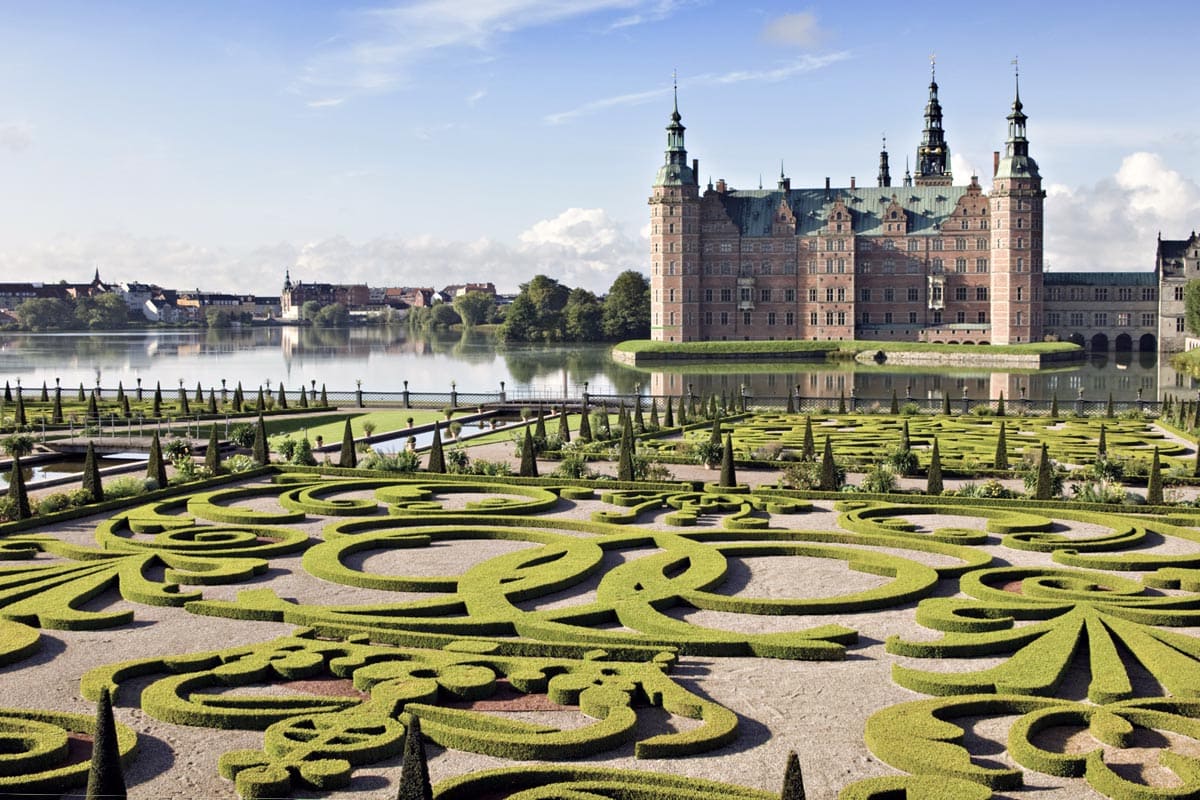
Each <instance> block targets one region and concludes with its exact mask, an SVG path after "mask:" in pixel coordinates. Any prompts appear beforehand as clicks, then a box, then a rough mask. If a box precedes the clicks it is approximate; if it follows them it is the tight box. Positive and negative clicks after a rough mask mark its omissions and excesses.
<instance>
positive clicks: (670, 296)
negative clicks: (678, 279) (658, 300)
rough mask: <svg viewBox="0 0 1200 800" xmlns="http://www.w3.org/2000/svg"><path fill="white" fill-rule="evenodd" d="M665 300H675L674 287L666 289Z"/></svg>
mask: <svg viewBox="0 0 1200 800" xmlns="http://www.w3.org/2000/svg"><path fill="white" fill-rule="evenodd" d="M667 302H668V303H674V302H675V290H674V289H667Z"/></svg>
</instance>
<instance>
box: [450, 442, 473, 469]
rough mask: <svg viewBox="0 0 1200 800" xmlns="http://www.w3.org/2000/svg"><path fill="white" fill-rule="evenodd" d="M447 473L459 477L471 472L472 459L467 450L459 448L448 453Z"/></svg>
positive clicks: (454, 448)
mask: <svg viewBox="0 0 1200 800" xmlns="http://www.w3.org/2000/svg"><path fill="white" fill-rule="evenodd" d="M446 471H447V472H451V473H455V474H459V475H461V474H465V473H469V472H470V471H471V458H470V456H468V455H467V451H466V449H465V448H463V447H461V446H458V447H453V448H451V449H449V450H447V451H446Z"/></svg>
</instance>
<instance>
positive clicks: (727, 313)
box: [721, 311, 729, 325]
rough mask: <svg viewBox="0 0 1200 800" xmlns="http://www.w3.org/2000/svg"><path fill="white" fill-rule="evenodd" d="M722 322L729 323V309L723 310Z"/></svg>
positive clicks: (723, 323)
mask: <svg viewBox="0 0 1200 800" xmlns="http://www.w3.org/2000/svg"><path fill="white" fill-rule="evenodd" d="M721 324H722V325H728V324H729V312H728V311H722V312H721Z"/></svg>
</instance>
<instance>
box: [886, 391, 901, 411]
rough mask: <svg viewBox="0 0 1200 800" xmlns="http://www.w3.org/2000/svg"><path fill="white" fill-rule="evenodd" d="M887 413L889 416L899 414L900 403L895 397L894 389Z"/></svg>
mask: <svg viewBox="0 0 1200 800" xmlns="http://www.w3.org/2000/svg"><path fill="white" fill-rule="evenodd" d="M888 413H889V414H899V413H900V401H899V400H898V399H897V397H896V390H895V389H892V402H891V404H890V405H889V406H888Z"/></svg>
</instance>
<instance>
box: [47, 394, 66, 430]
mask: <svg viewBox="0 0 1200 800" xmlns="http://www.w3.org/2000/svg"><path fill="white" fill-rule="evenodd" d="M50 424H51V425H62V424H63V410H62V387H61V386H55V387H54V408H53V409H52V410H51V411H50Z"/></svg>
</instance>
